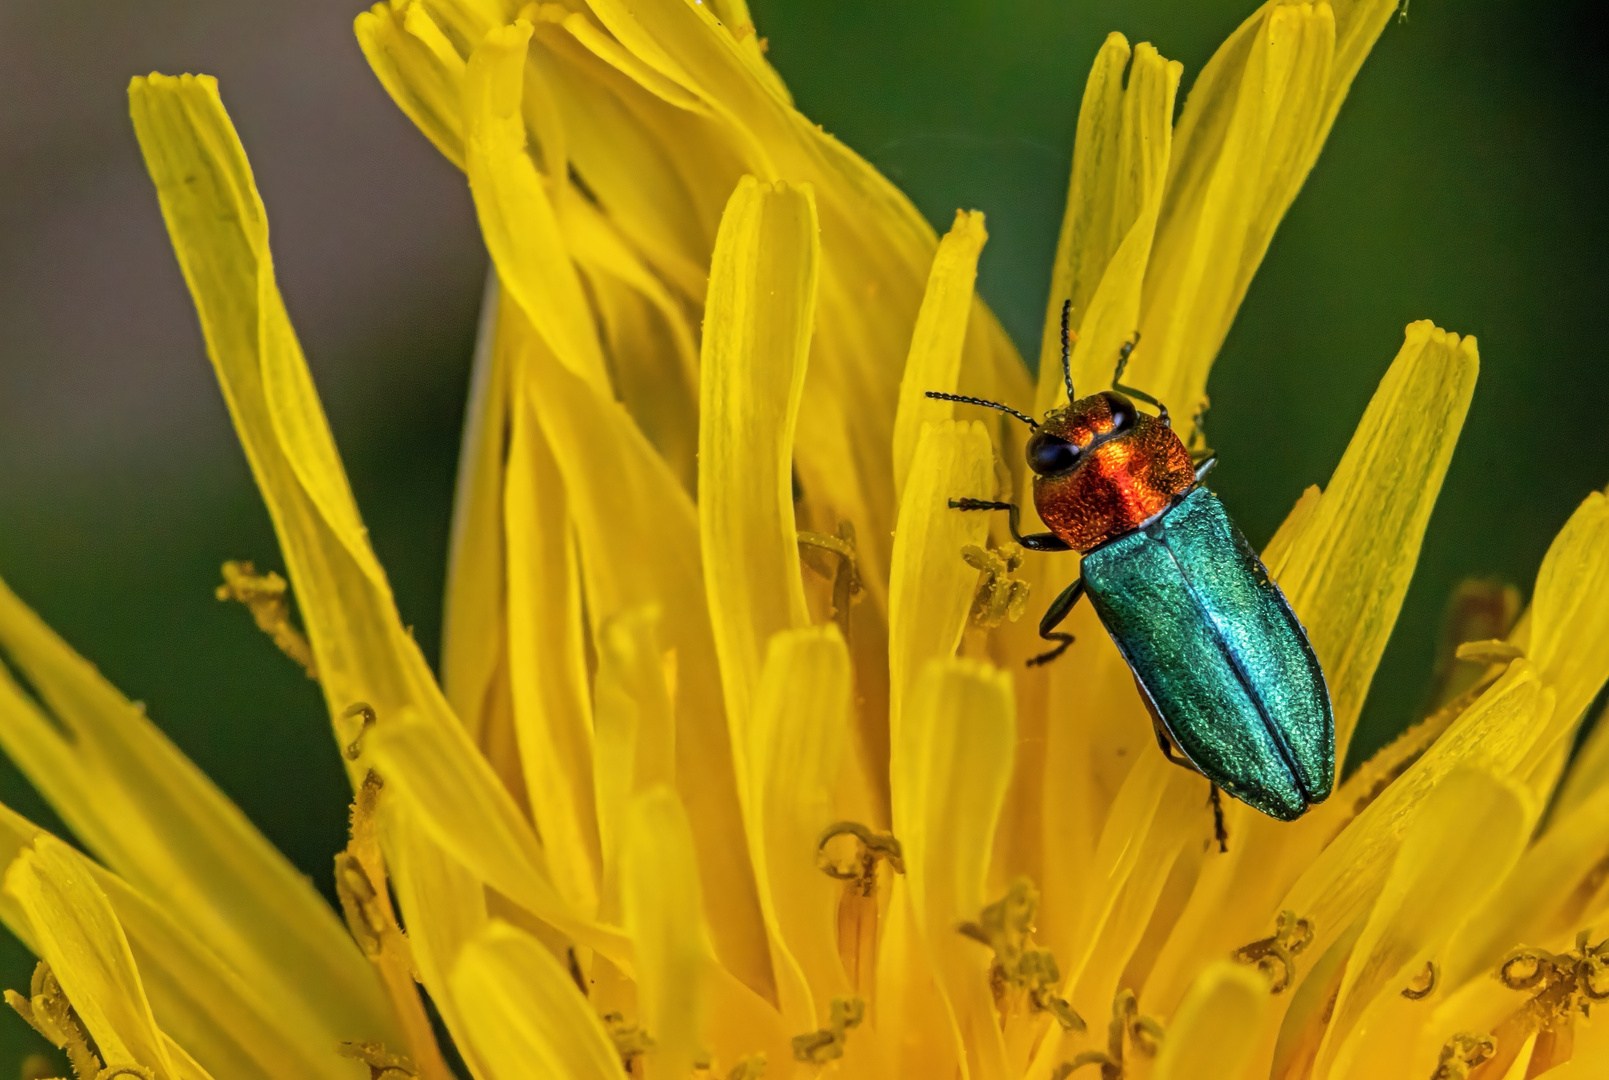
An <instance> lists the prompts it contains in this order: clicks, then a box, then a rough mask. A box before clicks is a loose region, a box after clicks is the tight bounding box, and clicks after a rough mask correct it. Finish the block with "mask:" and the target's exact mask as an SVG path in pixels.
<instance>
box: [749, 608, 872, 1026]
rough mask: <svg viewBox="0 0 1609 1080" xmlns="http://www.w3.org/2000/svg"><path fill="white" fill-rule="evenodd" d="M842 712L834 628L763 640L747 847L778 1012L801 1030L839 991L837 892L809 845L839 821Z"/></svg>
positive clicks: (844, 669)
mask: <svg viewBox="0 0 1609 1080" xmlns="http://www.w3.org/2000/svg"><path fill="white" fill-rule="evenodd" d="M849 705H850V668H849V653H848V650H847V649H845V647H844V642H843V638H842V637H840V636H839V634H838V630H837V628H836V627H834V626H831V625H828V626H827V627H825V628H823V629H815V628H811V629H807V630H795V631H789V632H785V633H781V634H778V635H777V636H775V637H773V638H772V639H771V643H770V647H769V648H768V649H767V651H766V661H765V668H764V671H763V674H762V676H761V679H760V684H759V686H758V688H757V689H756V693H755V704H754V718H753V723H752V725H751V727H750V730H749V755H748V758H749V769H750V771H751V774H752V780H751V787H750V790H751V793H752V796H753V806H752V814H753V819H752V824H751V826H750V829H749V844H750V849H751V851H753V853H754V854H753V858H754V863H755V865H756V866H757V867H759V868H760V869H761V871H762V872H761V874H760V886H761V887H760V899H761V903H762V904H763V905H764V906H765V908H766V912H767V916H768V924H769V925H770V927H771V931H772V934H773V935H774V944H773V949H772V955H771V962H772V967H773V968H774V969H775V970H776V972H777V991H778V995H779V997H780V999H781V1000H780V1008H781V1011H782V1014H783V1016H784V1018H785V1020H786V1021H787V1023H788V1025H789V1026H790V1027H791V1028H793V1029H794V1030H795V1031H798V1032H801V1033H802V1032H806V1031H813V1030H816V1029H818V1028H822V1027H825V1026H826V1024H827V1021H828V1008H829V1006H830V1004H831V1002H832V999H833V998H834V997H843V996H845V995H846V994H847V993H848V982H847V980H846V979H845V977H844V972H843V967H842V965H841V964H840V963H839V960H838V933H837V930H838V926H837V921H838V904H839V899H840V897H841V896H842V894H843V886H842V885H841V884H840V883H838V882H836V881H833V880H832V879H831V878H829V877H827V876H826V875H825V874H823V873H822V872H821V871H820V870H818V869H817V868H816V858H815V847H816V843H817V841H818V839H819V837H820V836H821V834H822V831H823V830H825V829H826V828H827V827H828V826H829V825H831V824H833V822H834V821H836V820H838V818H839V815H837V814H835V813H834V805H833V793H834V791H835V790H836V789H837V786H838V779H839V770H840V767H841V765H842V763H843V757H844V750H845V747H846V744H847V737H848V731H849Z"/></svg>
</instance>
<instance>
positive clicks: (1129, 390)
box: [1112, 330, 1173, 427]
mask: <svg viewBox="0 0 1609 1080" xmlns="http://www.w3.org/2000/svg"><path fill="white" fill-rule="evenodd" d="M1139 343H1140V332H1139V331H1138V330H1136V331H1134V336H1133V337H1131V338H1129V339H1128V340H1127V341H1125V342H1124V343H1123V344H1122V345H1121V346H1120V347H1119V348H1118V350H1117V370H1116V371H1114V372H1112V389H1113V390H1116V391H1117V392H1118V393H1119V394H1123V395H1125V396H1127V397H1131V398H1133V399H1134V400H1135V401H1143V402H1145V403H1146V404H1147V405H1149V406H1151V407H1152V408H1154V409H1156V416H1157V419H1158V420H1160V421H1162V423H1163V424H1165V425H1166V426H1168V427H1172V426H1173V418H1172V417H1170V416H1169V415H1168V407H1167V406H1166V405H1164V404H1162V403H1161V402H1160V401H1158V400H1157V399H1156V398H1154V397H1152V396H1151V395H1150V394H1147V393H1146V392H1145V391H1144V390H1136V389H1135V388H1134V387H1132V386H1124V385H1123V369H1124V368H1126V367H1128V366H1129V354H1130V353H1132V352H1133V351H1134V347H1135V346H1136V345H1138V344H1139Z"/></svg>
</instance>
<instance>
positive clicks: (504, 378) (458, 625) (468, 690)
mask: <svg viewBox="0 0 1609 1080" xmlns="http://www.w3.org/2000/svg"><path fill="white" fill-rule="evenodd" d="M517 317H518V312H517V309H511V306H510V305H507V304H504V303H503V301H502V297H501V289H500V288H499V287H498V284H497V275H496V274H495V273H494V274H490V275H488V276H487V281H486V293H485V296H484V297H483V299H482V301H481V315H480V328H479V332H478V335H477V338H476V341H475V359H474V366H473V369H472V372H471V375H470V385H469V403H468V405H467V406H466V408H465V410H464V434H463V438H462V441H461V443H460V449H459V456H458V482H457V483H456V484H455V485H454V492H455V494H454V498H453V521H452V533H451V538H450V540H449V542H448V550H447V590H446V607H445V610H444V611H443V613H442V634H441V683H442V689H443V691H444V692H445V693H446V695H447V700H448V701H449V702H451V703H452V707H453V712H454V713H456V714H457V716H458V718H459V719H460V720H462V721H463V723H464V727H465V729H466V730H467V731H468V732H469V734H470V738H472V739H475V740H476V741H477V742H480V741H481V738H482V732H483V730H484V729H485V728H486V726H487V722H488V718H487V712H488V710H489V708H490V702H491V701H492V700H494V696H493V689H492V682H493V680H494V678H496V671H497V667H498V658H499V654H500V653H501V652H503V651H504V650H503V638H504V634H505V629H504V620H503V598H504V595H505V590H506V589H507V582H506V579H505V576H504V566H503V558H504V547H503V458H504V455H505V447H506V445H507V440H508V426H509V419H508V413H509V384H510V379H511V373H510V368H511V365H512V364H513V362H514V361H513V357H512V356H511V355H510V354H511V353H512V352H513V351H514V349H513V343H512V341H511V337H512V335H510V334H507V333H502V332H499V330H498V326H499V324H500V323H503V322H504V321H506V320H508V319H509V318H517Z"/></svg>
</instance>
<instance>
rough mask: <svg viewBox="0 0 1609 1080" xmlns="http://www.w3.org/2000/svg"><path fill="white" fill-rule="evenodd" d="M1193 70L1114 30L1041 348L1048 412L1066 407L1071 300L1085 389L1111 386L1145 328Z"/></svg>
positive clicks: (1084, 111)
mask: <svg viewBox="0 0 1609 1080" xmlns="http://www.w3.org/2000/svg"><path fill="white" fill-rule="evenodd" d="M1131 57H1132V60H1133V64H1132V67H1131V65H1130V58H1131ZM1183 70H1184V69H1183V66H1182V65H1180V64H1179V63H1178V62H1176V61H1171V60H1167V59H1165V58H1163V57H1162V56H1161V55H1160V54H1159V53H1158V52H1157V51H1156V49H1154V48H1152V47H1151V46H1150V45H1147V44H1143V43H1142V44H1140V45H1138V46H1136V47H1135V48H1134V49H1133V50H1130V48H1129V43H1128V40H1127V39H1126V38H1124V37H1123V35H1122V34H1117V33H1114V34H1110V35H1108V36H1107V39H1106V43H1105V44H1104V45H1103V46H1101V51H1100V52H1099V53H1098V54H1096V57H1095V64H1094V66H1093V67H1092V68H1091V69H1090V73H1089V80H1088V82H1087V83H1086V84H1085V87H1084V99H1083V104H1082V106H1081V107H1080V109H1079V113H1078V135H1077V139H1076V140H1075V141H1074V144H1073V168H1072V177H1071V179H1070V181H1069V183H1068V187H1067V209H1066V213H1065V214H1064V216H1063V217H1062V225H1061V238H1060V240H1059V241H1058V243H1057V245H1056V261H1055V263H1054V264H1053V266H1052V269H1051V279H1050V280H1051V285H1050V299H1049V303H1048V307H1047V308H1046V312H1045V324H1044V333H1043V335H1042V336H1041V339H1040V348H1039V390H1038V393H1037V394H1036V396H1035V405H1036V409H1037V411H1038V412H1041V413H1042V412H1044V411H1046V410H1047V409H1050V408H1052V407H1054V406H1056V405H1062V404H1066V395H1067V391H1066V388H1065V387H1064V386H1063V384H1062V372H1061V308H1062V304H1063V303H1064V302H1065V301H1067V300H1069V299H1070V300H1072V302H1073V329H1074V330H1075V331H1076V332H1077V333H1078V342H1077V344H1076V345H1075V347H1074V349H1073V356H1072V371H1073V384H1074V386H1081V387H1084V390H1083V392H1084V393H1089V392H1090V390H1092V389H1099V388H1103V387H1105V386H1107V385H1108V384H1109V383H1110V381H1111V378H1112V371H1113V368H1114V365H1115V364H1116V363H1117V355H1118V347H1119V346H1120V345H1121V344H1122V342H1124V341H1126V340H1127V339H1128V338H1129V336H1130V335H1131V334H1133V333H1134V331H1135V329H1136V328H1137V327H1138V326H1139V325H1140V289H1141V285H1142V284H1143V283H1144V280H1145V268H1146V264H1147V262H1148V261H1149V259H1150V255H1151V244H1152V240H1153V237H1154V235H1155V232H1156V220H1157V213H1158V211H1159V210H1160V209H1161V206H1162V194H1163V189H1164V181H1165V180H1166V178H1167V175H1168V159H1169V155H1170V153H1171V148H1172V134H1173V105H1174V97H1175V95H1176V93H1177V92H1178V89H1179V78H1180V76H1181V75H1182V74H1183ZM1125 71H1126V72H1127V81H1126V83H1125V79H1124V74H1125Z"/></svg>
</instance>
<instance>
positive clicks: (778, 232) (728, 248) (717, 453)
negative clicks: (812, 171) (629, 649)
mask: <svg viewBox="0 0 1609 1080" xmlns="http://www.w3.org/2000/svg"><path fill="white" fill-rule="evenodd" d="M818 245H819V238H818V236H817V224H816V210H815V203H814V201H813V199H812V197H811V193H810V189H809V188H808V187H805V188H800V187H792V186H789V185H786V184H782V183H778V184H776V185H774V186H773V185H771V184H764V185H762V184H760V183H758V182H756V181H755V180H754V179H753V178H752V177H745V178H744V179H743V181H742V182H741V183H740V184H739V185H738V188H737V191H735V192H734V193H733V194H732V199H731V201H730V202H729V203H728V204H727V209H726V214H725V216H724V217H723V218H722V219H721V231H720V234H719V236H718V237H717V238H716V241H715V256H714V259H713V261H712V262H711V264H710V285H709V298H708V300H707V301H706V303H705V307H704V351H703V363H702V368H701V371H702V374H701V377H700V381H699V443H698V446H699V454H698V492H699V499H698V516H699V535H700V537H701V538H702V541H703V562H704V586H705V591H706V595H707V596H708V598H709V609H710V622H711V625H712V627H713V628H714V631H715V647H716V650H717V653H718V655H719V656H720V662H721V681H722V684H723V686H724V688H725V692H726V713H727V722H728V723H729V724H730V725H731V727H732V733H733V734H732V745H733V747H734V751H735V753H736V754H737V755H738V756H739V759H738V761H737V763H736V767H737V769H738V776H739V777H740V779H741V778H743V777H744V776H745V774H746V767H745V765H744V763H743V762H742V760H741V755H742V753H743V752H745V751H746V749H747V743H748V739H747V726H748V723H749V711H750V708H751V702H752V698H753V695H754V689H755V685H756V683H758V682H759V678H760V664H761V660H762V656H763V649H764V648H765V643H766V642H767V641H769V640H770V639H771V636H772V635H773V634H775V633H777V632H779V631H782V630H789V629H796V628H798V627H802V626H806V625H808V624H809V621H810V616H809V611H808V610H807V608H806V607H805V596H804V585H803V582H802V581H801V579H800V576H799V574H800V569H799V547H798V543H799V542H798V533H797V531H796V529H795V524H794V516H793V471H792V470H793V435H794V425H795V422H796V420H797V417H798V414H799V398H800V395H801V393H802V392H803V390H804V379H805V362H806V357H807V354H808V352H809V348H810V331H811V325H812V323H813V320H814V318H815V309H816V273H817V267H816V259H817V253H818ZM738 791H739V794H740V795H742V794H743V793H744V792H743V784H742V783H741V782H740V784H739V788H738Z"/></svg>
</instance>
